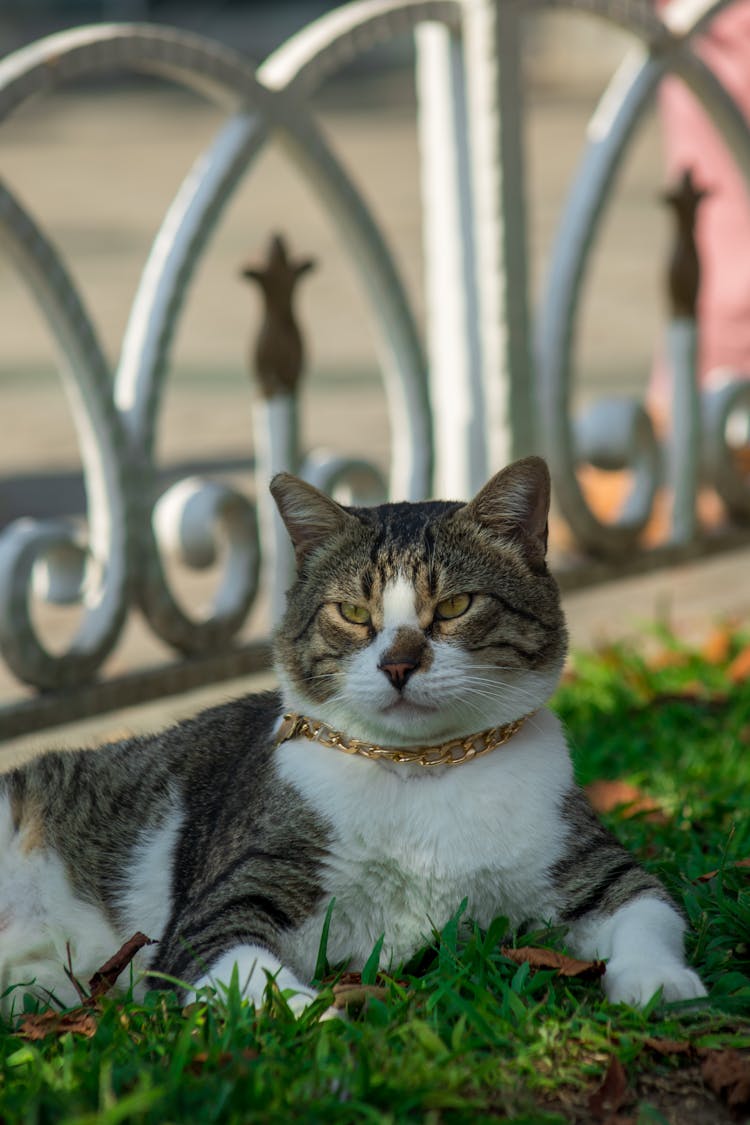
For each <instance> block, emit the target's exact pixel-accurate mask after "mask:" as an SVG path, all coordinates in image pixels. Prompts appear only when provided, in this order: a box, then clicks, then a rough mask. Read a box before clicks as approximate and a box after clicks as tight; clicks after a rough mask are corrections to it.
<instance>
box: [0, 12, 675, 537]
mask: <svg viewBox="0 0 750 1125" xmlns="http://www.w3.org/2000/svg"><path fill="white" fill-rule="evenodd" d="M330 6H331V7H332V6H334V5H330ZM324 8H325V5H322V4H320V3H314V2H313V3H283V2H276V3H272V2H266V3H263V2H261V0H256V2H252V0H245V2H240V0H235V2H231V3H229V2H227V3H216V4H193V5H188V4H176V3H174V2H172V3H170V2H168V0H164V2H160V0H150V2H147V0H110V2H108V3H94V2H93V0H91V2H80V3H70V2H67V0H56V2H55V0H46V2H45V0H5V2H4V4H3V6H2V8H0V49H2V51H3V52H7V51H8V50H10V49H12V48H15V47H18V46H20V45H22V44H23V43H26V42H29V41H31V40H32V39H34V38H36V37H37V36H39V35H42V34H45V33H48V32H51V31H54V30H57V29H59V28H62V27H70V26H74V25H76V24H77V23H80V22H87V21H100V20H109V19H127V20H140V19H147V20H153V21H158V22H164V23H169V24H173V25H177V26H180V27H183V28H188V29H191V30H194V31H199V32H201V33H203V34H206V35H208V36H211V37H214V38H216V39H218V40H220V41H222V42H224V43H226V44H228V45H231V46H233V47H235V48H237V49H239V50H241V51H243V52H244V53H246V54H247V55H249V56H250V57H252V58H253V59H255V60H257V61H260V60H261V59H262V58H264V57H265V56H266V55H267V54H268V53H269V52H270V51H272V50H273V49H274V48H275V47H276V46H278V45H279V44H280V43H281V42H282V41H283V40H284V39H285V38H286V37H288V36H289V35H290V34H292V33H293V32H294V30H295V29H297V28H300V27H302V26H304V24H305V23H306V22H308V21H309V20H310V19H312V18H314V17H315V16H316V15H319V14H320V13H321V12H322V11H323V10H324ZM525 33H526V49H525V65H526V97H527V103H528V120H527V135H526V149H527V161H528V209H529V226H530V258H531V286H532V291H533V293H532V296H533V297H535V296H536V295H537V294H538V293H539V291H540V287H541V285H542V282H543V279H544V272H545V266H546V262H547V257H548V253H549V249H550V244H551V238H552V235H553V232H554V229H555V225H556V222H557V220H558V216H559V212H560V208H561V204H562V202H563V200H564V198H565V193H566V190H567V186H568V182H569V178H570V176H571V174H572V172H573V170H574V168H575V166H576V162H577V159H578V155H579V153H580V150H581V146H582V144H583V140H584V133H585V127H586V123H587V121H588V118H589V117H590V115H591V112H592V111H593V109H594V107H595V105H596V102H597V99H598V97H599V95H600V94H601V92H602V90H603V89H604V87H605V86H606V83H607V81H608V79H609V78H610V76H611V74H612V73H613V71H614V70H615V68H616V66H617V63H618V61H619V59H620V58H621V57H622V56H623V54H624V53H625V51H626V50H627V48H628V46H629V45H630V39H629V37H628V36H627V35H625V34H624V33H618V32H616V31H614V30H613V29H611V28H610V27H609V26H608V25H604V24H602V23H599V22H597V21H595V20H592V19H590V18H586V17H580V16H575V15H573V16H571V15H569V14H564V15H559V14H548V15H543V16H538V15H534V16H530V17H529V18H528V19H527V20H526V24H525ZM411 51H412V47H411V43H410V41H409V39H408V38H407V37H404V40H403V41H402V42H401V41H400V42H398V43H397V44H395V45H393V46H391V47H390V48H389V49H387V50H383V49H380V50H376V51H373V52H371V54H370V55H369V56H367V57H366V65H365V66H364V67H363V66H362V65H358V67H357V69H356V73H353V72H352V71H348V72H344V73H343V74H342V75H340V76H337V77H336V78H335V80H333V81H331V82H329V83H328V84H327V85H326V86H325V87H324V88H323V89H322V90H321V92H320V93H319V94H318V95H317V96H316V98H315V108H316V110H317V114H318V118H319V121H320V122H321V124H322V126H323V128H324V129H325V132H326V134H327V136H328V138H329V140H330V141H331V143H332V145H333V147H334V148H335V150H336V152H337V154H338V155H339V157H340V158H341V159H342V160H343V162H344V163H345V165H346V166H347V168H348V170H349V172H350V174H351V175H352V177H353V178H354V179H355V181H356V182H357V184H358V186H359V187H360V189H361V191H362V193H363V194H364V196H365V198H366V199H367V200H368V202H369V204H370V205H371V207H372V209H373V211H374V213H375V215H376V216H377V217H378V219H379V221H380V222H381V223H382V226H383V229H384V230H385V232H386V235H387V237H388V239H389V241H390V243H391V246H392V248H393V249H394V250H395V253H396V257H397V259H398V261H399V264H400V267H401V270H402V274H403V277H404V279H405V281H406V284H407V286H408V288H409V290H410V293H411V296H412V300H413V303H414V307H415V309H416V310H417V313H418V315H419V317H420V318H421V316H422V310H423V299H422V256H421V211H420V194H419V180H418V153H417V136H416V121H415V96H414V86H413V65H412V58H411ZM222 121H223V114H222V113H221V112H220V111H219V110H218V109H215V108H213V107H211V106H209V105H207V104H206V103H205V102H203V101H201V100H200V99H198V98H197V97H196V96H193V95H190V94H188V93H185V92H182V91H178V90H176V89H175V88H174V87H171V86H168V85H167V84H164V83H160V82H157V81H151V80H148V81H146V80H138V81H133V80H132V79H128V80H127V81H126V80H124V79H122V78H118V77H117V76H113V77H112V79H111V80H110V81H107V82H106V83H104V82H97V83H96V84H92V83H91V82H87V83H85V84H80V85H78V86H73V85H69V86H66V87H65V88H64V90H62V91H60V92H56V93H55V95H54V96H52V97H50V98H42V99H39V100H37V101H35V102H33V103H31V104H27V105H26V106H24V107H23V108H22V109H21V110H20V111H19V112H18V113H16V114H15V115H14V116H13V117H11V118H10V119H9V120H8V121H7V122H5V123H4V124H3V126H2V134H1V135H0V152H1V153H2V172H3V175H4V176H5V177H6V178H7V180H8V182H9V185H10V187H11V188H12V190H14V191H15V192H16V193H17V195H18V196H19V197H20V199H21V201H22V202H23V203H24V205H25V206H26V207H28V208H29V209H30V211H31V213H32V214H33V215H34V216H35V217H36V219H37V221H38V222H40V223H41V225H42V226H43V227H44V229H45V230H46V232H47V233H48V235H49V236H51V237H52V239H53V240H54V241H55V243H56V244H57V246H58V248H59V249H60V250H61V251H62V254H63V256H64V258H65V259H66V261H67V262H68V265H69V267H70V269H71V270H72V272H73V274H74V277H75V279H76V281H77V283H78V285H79V287H80V289H81V290H82V293H83V296H84V299H85V301H86V302H87V304H88V306H89V309H90V310H91V312H92V314H93V317H94V320H95V322H96V324H97V326H98V329H99V332H100V335H101V339H102V342H103V344H104V346H105V349H106V351H107V355H108V358H109V360H110V362H111V363H112V365H113V366H114V365H115V364H116V361H117V355H118V350H119V345H120V340H121V337H122V333H123V330H124V327H125V323H126V319H127V314H128V311H129V306H130V302H131V300H132V297H133V294H134V291H135V287H136V284H137V281H138V277H139V274H140V271H141V269H142V267H143V264H144V261H145V258H146V255H147V252H148V249H149V246H150V243H151V240H152V239H153V237H154V235H155V233H156V231H157V229H158V225H159V222H160V220H161V218H162V216H163V214H164V212H165V210H166V208H167V206H168V204H169V202H170V200H171V198H172V196H173V195H174V193H175V192H176V190H177V188H178V186H179V184H180V182H181V179H182V177H183V176H184V175H185V173H186V172H187V171H188V169H189V168H190V165H191V163H192V162H193V160H194V159H195V158H196V157H197V156H198V155H199V153H200V152H201V151H202V149H203V148H204V147H205V146H206V145H207V144H208V143H209V142H210V140H211V138H212V137H213V135H214V133H215V132H216V130H217V129H218V128H219V127H220V125H221V124H222ZM662 176H663V173H662V161H661V152H660V142H659V136H658V127H657V123H656V120H655V115H654V116H653V117H651V118H649V119H648V121H647V122H646V124H645V126H644V127H643V129H642V130H641V132H640V134H639V136H638V137H637V140H636V143H635V144H634V145H633V146H632V147H631V149H630V153H629V157H628V159H627V162H626V167H625V169H624V174H623V176H622V179H621V182H620V187H619V191H618V193H617V196H616V197H615V199H614V200H613V203H612V205H611V206H610V209H609V214H608V217H607V219H606V221H605V224H604V232H603V237H602V238H601V239H600V240H599V242H598V245H597V248H596V251H595V258H594V263H593V269H592V270H591V272H590V274H589V277H588V285H587V295H586V298H585V300H584V305H583V310H582V315H581V318H580V321H579V336H578V340H577V345H576V362H577V370H578V372H579V376H580V377H579V380H578V394H579V396H580V397H581V398H582V399H586V398H587V397H590V396H591V395H592V394H593V393H595V392H596V393H597V394H599V393H600V392H602V391H604V390H605V389H606V388H607V387H612V388H616V389H617V390H618V391H620V392H623V393H624V392H628V391H634V392H636V393H639V392H641V391H642V390H643V388H644V387H645V384H646V382H647V379H648V376H649V373H650V369H651V361H652V355H653V351H654V347H655V342H656V340H657V338H658V335H659V333H660V331H661V328H662V325H663V321H664V315H665V308H666V304H665V300H664V297H663V290H664V285H663V281H662V277H663V274H664V271H665V269H666V257H667V254H668V245H669V237H670V223H669V217H668V215H667V214H666V212H665V211H664V209H663V207H662V206H661V205H660V203H659V199H658V195H659V192H660V190H661V189H662V187H663V182H662ZM275 231H281V232H283V233H284V234H285V235H286V236H287V238H288V240H289V243H290V247H291V250H292V252H293V253H296V254H299V255H303V256H307V255H311V256H313V257H315V259H316V260H317V263H318V268H317V270H316V272H315V273H314V274H312V275H309V277H307V278H306V279H305V280H304V281H303V282H302V284H301V285H300V287H299V291H298V292H299V320H300V323H301V326H302V328H303V331H304V334H305V339H306V344H307V356H308V377H307V379H306V383H305V392H304V396H305V397H304V405H303V409H302V412H301V413H302V417H303V420H304V426H305V433H304V441H305V444H306V445H308V446H311V445H317V444H321V443H322V444H325V445H327V446H333V447H334V448H335V449H336V450H337V451H339V452H341V453H356V452H362V448H363V445H362V443H363V437H362V435H363V432H364V431H365V429H366V434H367V440H366V444H367V454H368V456H370V457H372V458H373V459H375V460H376V461H377V462H379V463H380V464H381V465H382V466H383V468H385V467H386V465H387V461H388V448H389V435H388V427H387V420H386V414H385V403H384V399H383V396H382V394H381V392H380V385H379V376H378V367H377V360H376V355H375V348H374V342H373V334H372V331H371V325H370V320H369V315H368V313H367V310H366V307H365V304H364V300H363V298H362V297H361V295H360V292H359V289H358V284H359V283H358V281H357V279H356V278H355V276H354V274H353V272H351V269H350V266H349V264H348V261H347V259H346V256H345V254H344V253H343V252H342V249H341V246H340V245H339V241H338V236H337V234H336V231H335V230H334V229H333V227H332V225H331V224H330V222H329V220H328V219H327V217H326V216H325V215H324V214H323V212H322V210H321V209H320V208H319V206H318V204H317V201H316V200H315V198H314V197H313V196H312V194H311V193H310V192H309V190H308V188H307V187H306V185H305V184H304V183H303V182H302V181H301V180H300V179H299V178H298V177H297V175H296V173H295V171H294V169H293V168H292V167H291V166H290V165H289V164H288V163H287V162H286V161H285V158H284V157H283V156H282V154H281V153H280V152H279V151H277V150H275V149H274V146H273V145H272V144H271V145H270V146H268V147H266V149H265V150H264V152H263V155H262V156H261V158H260V159H259V161H258V162H257V163H256V165H255V167H254V168H253V169H252V170H251V172H250V173H249V175H248V176H247V177H246V179H245V181H244V182H243V184H242V186H241V188H240V190H239V191H238V192H237V193H236V195H235V196H234V198H233V199H232V201H231V203H230V205H229V207H228V208H227V210H226V212H225V214H224V216H223V218H222V220H221V222H220V225H219V228H218V230H217V231H216V233H215V235H214V236H213V238H212V240H211V243H210V246H209V249H208V251H207V253H206V254H205V256H204V258H203V260H202V262H201V264H200V267H199V270H198V273H197V277H196V281H195V283H194V285H193V287H192V289H191V291H190V294H189V297H188V302H187V306H186V309H185V312H184V313H183V316H182V318H181V321H180V325H179V329H178V333H177V338H176V341H175V346H174V350H173V355H172V370H171V374H170V378H169V389H168V393H167V400H166V403H165V408H164V410H163V411H162V413H161V416H160V420H159V437H158V449H159V457H160V460H161V462H162V464H163V466H164V468H165V471H169V470H171V469H172V468H177V467H179V471H180V472H182V468H183V466H184V464H185V463H186V462H190V463H192V462H195V463H196V464H201V465H202V464H203V462H205V461H209V462H228V463H230V464H231V465H234V463H235V462H238V461H242V460H243V459H247V457H248V456H249V454H250V452H251V436H250V430H251V409H252V405H251V396H250V395H249V394H248V373H247V361H248V355H249V350H250V346H251V345H250V341H251V340H252V339H254V334H255V330H256V328H257V325H258V317H259V311H260V307H259V300H258V295H257V292H256V291H255V290H254V289H252V290H251V289H250V288H249V287H248V284H247V282H245V281H243V280H242V279H240V277H239V267H240V265H241V264H242V263H243V262H245V261H246V260H247V259H248V258H249V257H257V256H258V255H260V254H261V253H262V252H264V251H265V247H266V244H267V242H268V239H269V237H270V236H271V234H272V233H273V232H275ZM0 310H2V312H1V313H0V316H1V317H2V344H1V346H0V385H2V390H3V399H2V404H3V405H2V410H3V415H4V426H3V431H4V432H3V440H2V443H0V482H2V483H0V525H2V524H3V523H5V522H7V521H8V520H9V519H11V518H13V517H14V516H15V515H18V514H21V512H25V513H27V514H33V515H36V514H42V513H41V512H39V510H38V509H39V505H42V506H47V505H49V504H50V503H51V502H54V503H55V504H56V505H62V506H63V507H66V506H70V505H71V504H75V502H76V488H77V481H76V479H75V474H76V470H77V463H78V455H77V449H76V443H75V438H74V434H73V430H72V424H71V422H70V419H69V416H68V412H67V409H66V407H65V405H64V403H63V401H62V392H61V390H60V388H59V386H58V380H57V376H56V373H55V359H54V352H53V347H52V342H51V340H50V339H49V337H48V335H47V331H46V328H45V326H44V325H43V323H42V321H41V319H40V318H39V316H38V314H37V313H36V311H35V308H34V306H33V304H32V302H31V300H30V298H29V297H28V295H27V293H26V292H25V291H24V289H23V287H22V286H21V285H20V284H19V281H18V278H17V277H16V276H15V274H14V272H13V270H12V269H11V268H10V266H9V265H8V264H7V263H4V262H2V261H0ZM11 387H12V388H13V393H12V394H9V391H10V388H11ZM358 423H360V424H361V429H360V428H359V426H358ZM39 473H42V474H43V477H44V481H43V485H44V486H43V487H41V488H40V487H37V484H38V482H37V483H35V481H34V480H33V479H31V478H33V477H34V475H35V474H39ZM71 473H72V474H73V476H71V475H70V474H71ZM50 474H52V475H54V478H55V481H56V484H55V487H54V489H52V490H51V489H50V488H49V487H47V482H48V480H49V477H50ZM8 478H13V479H14V482H15V483H14V484H13V486H12V487H11V486H10V481H9V479H8ZM78 503H79V507H80V499H79V501H78Z"/></svg>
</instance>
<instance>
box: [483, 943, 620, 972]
mask: <svg viewBox="0 0 750 1125" xmlns="http://www.w3.org/2000/svg"><path fill="white" fill-rule="evenodd" d="M500 952H501V953H502V955H503V957H507V958H508V960H509V961H515V963H516V964H517V965H524V964H526V965H531V967H532V968H533V969H557V975H558V976H560V977H587V978H590V979H592V980H595V979H596V978H597V977H601V976H603V975H604V971H605V969H606V965H605V964H604V962H603V961H577V960H576V959H575V958H574V957H568V956H567V955H566V954H565V953H557V952H555V950H554V949H540V948H538V947H537V946H534V945H523V946H520V947H519V948H518V949H512V948H511V947H510V946H507V945H504V946H502V947H501V949H500Z"/></svg>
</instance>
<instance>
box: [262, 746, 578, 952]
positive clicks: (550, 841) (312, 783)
mask: <svg viewBox="0 0 750 1125" xmlns="http://www.w3.org/2000/svg"><path fill="white" fill-rule="evenodd" d="M283 751H286V754H284V753H283V752H282V754H280V756H279V766H280V772H281V773H282V775H283V776H284V779H285V780H287V781H291V782H292V784H293V785H294V786H295V787H296V788H297V790H298V792H299V794H300V796H301V797H302V798H303V799H304V800H305V801H306V802H307V803H309V804H311V805H312V806H313V807H314V808H315V810H316V812H317V814H318V815H319V816H321V817H322V818H323V819H324V820H325V821H326V823H327V826H328V830H329V843H328V849H327V856H326V860H325V863H324V866H323V871H322V875H321V881H322V892H323V893H322V895H321V906H320V908H319V910H318V911H317V912H316V914H315V916H313V917H311V918H309V919H307V920H306V921H305V922H304V923H303V925H302V926H301V927H300V928H299V930H298V931H297V932H296V934H295V935H294V938H293V939H292V940H293V943H294V945H295V946H296V948H295V949H294V950H293V951H292V950H290V953H291V955H292V956H293V959H294V961H295V963H296V964H297V965H298V966H299V968H300V970H304V971H310V968H311V966H310V964H309V962H310V959H312V967H314V958H315V955H316V954H317V949H318V939H319V937H320V930H321V926H322V922H323V918H324V917H325V912H326V910H327V908H328V906H329V904H330V902H331V901H332V900H335V904H334V906H333V908H332V914H331V924H330V932H329V944H328V957H329V961H337V960H344V959H347V958H351V963H352V965H353V966H356V965H361V964H362V963H364V961H365V960H366V959H367V957H368V956H369V954H370V952H371V950H372V948H373V945H374V944H375V942H376V941H377V940H378V939H379V938H380V937H381V935H385V941H384V951H383V958H382V960H383V961H384V962H385V963H388V962H389V961H391V960H392V961H393V962H398V961H403V960H405V959H408V957H409V956H411V955H412V953H413V952H414V951H415V950H416V949H418V948H419V947H420V946H421V945H422V944H423V943H424V941H425V939H429V937H430V935H431V932H432V929H433V928H438V929H439V928H441V927H442V926H443V925H445V923H446V922H447V921H448V920H449V919H450V918H451V917H452V916H453V915H454V914H455V912H456V911H457V910H458V908H459V906H460V905H461V903H462V901H463V900H464V899H466V900H467V902H468V914H469V915H470V916H471V917H472V918H474V919H475V920H476V921H478V922H479V923H480V924H481V925H485V926H486V925H488V924H489V922H490V921H491V920H492V918H493V917H495V916H496V915H498V914H505V915H506V916H507V917H508V918H509V919H510V921H511V922H512V923H513V924H517V923H519V922H520V921H522V920H523V919H524V918H528V917H530V916H531V915H532V914H533V915H534V916H535V917H539V918H543V917H545V916H546V915H548V914H549V902H550V888H549V885H548V877H547V871H548V869H549V864H550V862H553V861H554V856H555V855H556V854H557V852H558V850H559V847H560V839H561V825H560V822H559V818H558V817H557V816H556V815H555V812H554V809H555V802H554V801H550V800H549V799H548V798H550V797H551V793H550V794H548V797H544V796H543V793H542V791H543V790H544V789H545V786H544V785H542V786H540V785H531V784H527V785H524V784H521V785H518V784H516V785H511V784H510V782H509V779H508V778H507V777H506V778H505V779H502V778H500V777H498V776H496V775H497V770H494V771H493V770H489V771H488V770H486V769H482V768H481V764H480V763H479V762H477V763H472V765H471V767H467V772H466V773H465V774H464V776H463V778H460V777H458V776H456V775H457V774H458V772H459V771H458V770H454V771H451V772H452V774H453V776H452V777H449V776H445V775H444V776H443V777H440V778H439V777H436V776H433V777H415V778H410V779H405V778H404V777H403V775H401V776H398V775H394V774H390V773H388V772H387V771H385V770H383V769H382V768H381V767H380V766H378V765H376V766H375V768H374V769H372V768H370V766H371V763H367V762H365V763H363V762H361V761H353V760H351V759H348V758H344V757H343V756H342V755H336V754H335V753H334V754H331V751H330V750H323V752H322V753H321V754H318V753H317V751H316V750H314V751H313V753H312V754H310V747H309V744H307V745H305V746H304V747H299V748H296V749H295V745H294V744H293V743H290V744H288V747H284V748H283ZM363 765H364V767H365V768H364V769H362V768H360V767H361V766H363ZM469 768H470V769H472V770H473V771H474V772H473V773H472V774H471V775H469V773H468V769H469ZM555 788H556V786H555ZM543 806H546V807H543ZM530 904H531V905H533V907H534V909H533V910H530V909H529V907H530Z"/></svg>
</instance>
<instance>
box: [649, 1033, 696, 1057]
mask: <svg viewBox="0 0 750 1125" xmlns="http://www.w3.org/2000/svg"><path fill="white" fill-rule="evenodd" d="M643 1042H644V1044H645V1045H646V1046H647V1047H649V1048H650V1049H651V1050H652V1051H656V1053H657V1055H667V1056H669V1057H671V1056H672V1055H692V1054H693V1052H694V1050H695V1048H694V1047H693V1044H692V1043H690V1042H688V1040H687V1039H661V1038H659V1039H657V1038H652V1037H651V1036H649V1037H648V1038H647V1039H644V1040H643Z"/></svg>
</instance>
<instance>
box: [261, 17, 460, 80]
mask: <svg viewBox="0 0 750 1125" xmlns="http://www.w3.org/2000/svg"><path fill="white" fill-rule="evenodd" d="M461 9H462V4H461V3H460V0H360V2H359V3H354V4H345V5H344V6H343V7H341V8H336V9H334V10H333V11H332V12H327V13H326V14H325V15H323V16H321V17H320V18H319V19H317V20H314V21H313V22H312V23H311V24H308V25H307V27H305V28H303V29H302V31H299V32H297V34H296V35H293V36H292V37H291V39H287V41H286V42H285V43H284V44H283V45H282V46H281V47H279V48H278V49H277V50H276V51H274V52H273V54H271V55H269V56H268V58H267V59H266V60H265V62H264V63H263V64H262V65H261V67H260V68H259V70H258V76H259V78H261V79H262V81H263V83H264V85H266V86H268V87H270V88H272V89H275V90H279V89H288V90H292V89H293V90H294V91H295V93H296V94H298V95H309V94H310V93H312V91H313V90H316V89H317V88H318V87H319V86H320V85H321V84H322V83H323V82H324V81H325V79H326V78H328V76H329V75H330V74H333V73H335V72H336V71H337V70H340V69H341V67H343V66H346V65H347V64H348V63H351V62H352V61H353V60H354V59H355V58H357V56H358V55H361V54H363V53H364V52H365V51H369V50H370V49H371V48H372V47H375V46H376V45H377V44H379V43H387V42H389V41H390V40H391V39H394V38H396V36H398V35H405V34H408V33H409V32H411V31H413V30H414V28H415V27H416V26H417V24H419V23H425V22H435V23H442V24H447V25H448V26H450V27H453V28H454V29H456V30H457V29H458V28H460V25H461V15H462V12H461Z"/></svg>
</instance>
